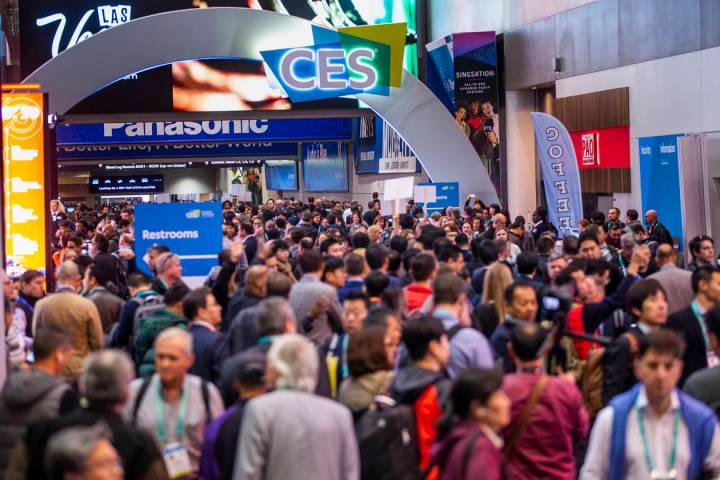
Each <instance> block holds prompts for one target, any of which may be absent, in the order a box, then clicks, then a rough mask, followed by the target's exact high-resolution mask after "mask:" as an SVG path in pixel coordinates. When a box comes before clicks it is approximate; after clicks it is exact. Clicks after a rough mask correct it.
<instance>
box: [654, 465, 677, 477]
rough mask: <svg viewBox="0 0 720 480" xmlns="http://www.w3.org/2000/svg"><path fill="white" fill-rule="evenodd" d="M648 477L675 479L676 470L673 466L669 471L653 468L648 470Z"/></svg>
mask: <svg viewBox="0 0 720 480" xmlns="http://www.w3.org/2000/svg"><path fill="white" fill-rule="evenodd" d="M650 478H651V479H652V480H677V471H676V470H675V469H674V468H673V469H672V470H670V471H669V472H658V471H657V470H653V471H652V472H650Z"/></svg>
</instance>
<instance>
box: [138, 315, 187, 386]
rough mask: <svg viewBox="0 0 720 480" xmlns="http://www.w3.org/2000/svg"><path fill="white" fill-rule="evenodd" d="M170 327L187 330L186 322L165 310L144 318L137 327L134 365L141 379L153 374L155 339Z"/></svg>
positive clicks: (181, 317)
mask: <svg viewBox="0 0 720 480" xmlns="http://www.w3.org/2000/svg"><path fill="white" fill-rule="evenodd" d="M170 327H178V328H182V329H183V330H187V328H188V321H187V319H186V318H185V317H183V316H182V315H179V314H177V313H175V312H173V311H171V310H168V309H166V308H161V309H159V310H158V311H157V312H155V313H153V314H152V315H149V316H148V317H145V318H143V319H142V321H141V322H140V325H138V332H137V337H136V338H135V363H136V364H137V366H138V373H139V374H140V376H141V377H149V376H151V375H152V374H154V373H155V348H154V345H155V339H156V338H157V337H158V335H160V332H162V331H163V330H165V329H167V328H170Z"/></svg>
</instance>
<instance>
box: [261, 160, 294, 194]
mask: <svg viewBox="0 0 720 480" xmlns="http://www.w3.org/2000/svg"><path fill="white" fill-rule="evenodd" d="M265 186H266V187H267V189H268V190H289V191H293V192H294V191H297V189H298V169H297V163H296V162H295V160H266V161H265Z"/></svg>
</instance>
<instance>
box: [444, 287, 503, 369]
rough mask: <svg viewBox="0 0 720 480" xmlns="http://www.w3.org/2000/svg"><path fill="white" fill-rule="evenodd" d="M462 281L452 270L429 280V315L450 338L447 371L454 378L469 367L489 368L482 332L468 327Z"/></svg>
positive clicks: (489, 357) (490, 359) (489, 355)
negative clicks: (430, 285)
mask: <svg viewBox="0 0 720 480" xmlns="http://www.w3.org/2000/svg"><path fill="white" fill-rule="evenodd" d="M465 290H466V289H465V283H464V282H463V281H462V279H461V278H460V277H458V276H457V275H455V274H443V275H440V276H438V277H437V278H436V279H435V281H434V282H433V300H434V305H435V309H434V311H433V315H434V316H435V317H437V318H439V319H440V320H441V321H442V324H443V327H444V328H445V331H446V332H447V335H448V339H449V341H450V360H449V362H448V365H447V374H448V376H449V377H450V378H455V377H456V376H457V375H458V373H460V372H461V371H463V370H464V369H466V368H469V367H477V368H492V367H493V365H494V362H493V354H492V350H491V348H490V344H489V343H488V340H487V338H485V335H483V334H482V333H480V332H479V331H478V330H475V329H473V328H469V327H470V315H469V312H468V310H467V296H466V294H465Z"/></svg>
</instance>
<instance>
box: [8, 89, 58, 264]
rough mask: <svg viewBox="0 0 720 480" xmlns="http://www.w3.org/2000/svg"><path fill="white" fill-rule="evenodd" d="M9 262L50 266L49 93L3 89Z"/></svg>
mask: <svg viewBox="0 0 720 480" xmlns="http://www.w3.org/2000/svg"><path fill="white" fill-rule="evenodd" d="M2 127H3V139H2V142H3V168H2V174H3V193H4V195H3V206H4V216H3V217H4V225H3V227H4V232H5V241H4V247H5V263H6V265H5V267H6V268H7V270H8V272H9V273H11V274H15V273H22V272H24V271H25V270H39V271H41V272H43V273H45V271H46V265H47V263H46V262H47V257H46V253H47V252H46V248H47V245H48V243H49V241H48V238H47V236H46V226H47V225H46V219H47V217H48V215H47V214H46V205H47V199H46V198H45V197H46V185H45V128H46V124H45V99H44V97H43V94H42V93H40V92H21V93H5V92H3V94H2Z"/></svg>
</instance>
